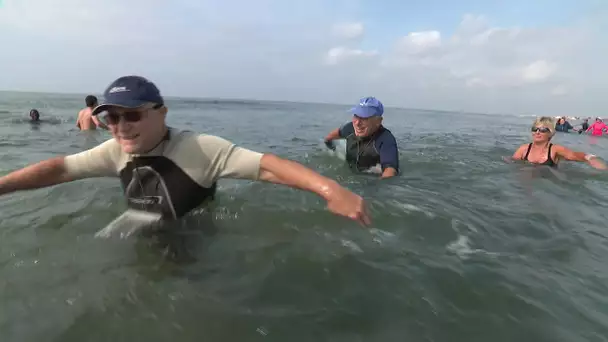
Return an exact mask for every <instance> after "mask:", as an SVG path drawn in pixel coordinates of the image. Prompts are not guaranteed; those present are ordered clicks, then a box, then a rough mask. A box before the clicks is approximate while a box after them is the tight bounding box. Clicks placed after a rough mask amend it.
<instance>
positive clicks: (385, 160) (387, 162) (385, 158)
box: [376, 134, 399, 172]
mask: <svg viewBox="0 0 608 342" xmlns="http://www.w3.org/2000/svg"><path fill="white" fill-rule="evenodd" d="M376 144H377V149H378V152H379V154H380V165H381V167H382V171H384V170H385V169H386V168H388V167H392V168H394V169H395V170H397V172H399V149H398V148H397V140H396V139H395V137H394V136H393V135H392V134H382V135H381V136H380V137H379V138H378V140H377V141H376Z"/></svg>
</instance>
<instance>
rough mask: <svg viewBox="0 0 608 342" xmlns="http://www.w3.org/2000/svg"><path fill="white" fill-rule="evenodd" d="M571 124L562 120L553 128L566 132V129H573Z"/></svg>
mask: <svg viewBox="0 0 608 342" xmlns="http://www.w3.org/2000/svg"><path fill="white" fill-rule="evenodd" d="M573 128H574V127H572V125H571V124H570V123H569V122H568V121H564V123H563V124H562V125H560V124H555V130H556V131H558V132H568V130H570V129H573Z"/></svg>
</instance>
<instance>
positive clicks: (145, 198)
mask: <svg viewBox="0 0 608 342" xmlns="http://www.w3.org/2000/svg"><path fill="white" fill-rule="evenodd" d="M170 138H171V134H170V130H169V132H167V135H166V136H165V138H164V139H163V141H162V142H161V144H164V143H166V141H168V140H169V139H170ZM120 182H121V184H122V188H123V191H124V194H125V197H126V198H127V205H128V206H129V208H132V209H137V210H142V211H149V212H154V213H159V214H161V215H162V217H163V219H177V218H179V217H181V216H183V215H185V214H187V213H188V212H190V211H191V210H193V209H195V208H196V207H198V206H199V205H201V204H202V203H203V202H205V201H206V200H213V198H214V196H215V192H216V189H217V184H216V183H213V185H212V186H211V187H210V188H205V187H202V186H200V185H199V184H198V183H197V182H195V181H194V180H193V179H192V178H190V176H188V174H186V173H185V172H184V171H183V170H182V169H181V168H180V167H179V166H178V165H176V164H175V163H174V162H173V161H172V160H171V159H169V158H167V157H165V156H162V155H161V156H135V157H133V158H132V159H131V160H130V161H128V162H127V164H126V166H125V167H124V168H123V169H122V170H121V171H120Z"/></svg>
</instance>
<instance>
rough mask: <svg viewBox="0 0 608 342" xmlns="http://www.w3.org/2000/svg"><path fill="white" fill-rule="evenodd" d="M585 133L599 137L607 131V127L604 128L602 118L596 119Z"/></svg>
mask: <svg viewBox="0 0 608 342" xmlns="http://www.w3.org/2000/svg"><path fill="white" fill-rule="evenodd" d="M586 131H587V132H589V131H591V135H595V136H601V135H602V134H603V133H604V131H608V126H606V124H605V123H604V121H603V120H602V118H600V117H597V118H595V122H594V123H593V124H592V125H591V126H589V128H587V130H586Z"/></svg>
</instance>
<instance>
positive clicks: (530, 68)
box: [522, 60, 557, 82]
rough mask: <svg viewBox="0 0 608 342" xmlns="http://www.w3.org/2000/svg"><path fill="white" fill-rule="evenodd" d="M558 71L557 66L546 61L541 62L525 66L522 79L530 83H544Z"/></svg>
mask: <svg viewBox="0 0 608 342" xmlns="http://www.w3.org/2000/svg"><path fill="white" fill-rule="evenodd" d="M556 70H557V67H556V65H555V64H553V63H550V62H547V61H545V60H539V61H536V62H534V63H531V64H529V65H527V66H525V67H524V68H523V70H522V78H523V80H524V81H528V82H539V81H544V80H546V79H547V78H549V77H550V76H551V75H553V74H554V73H555V72H556Z"/></svg>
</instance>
